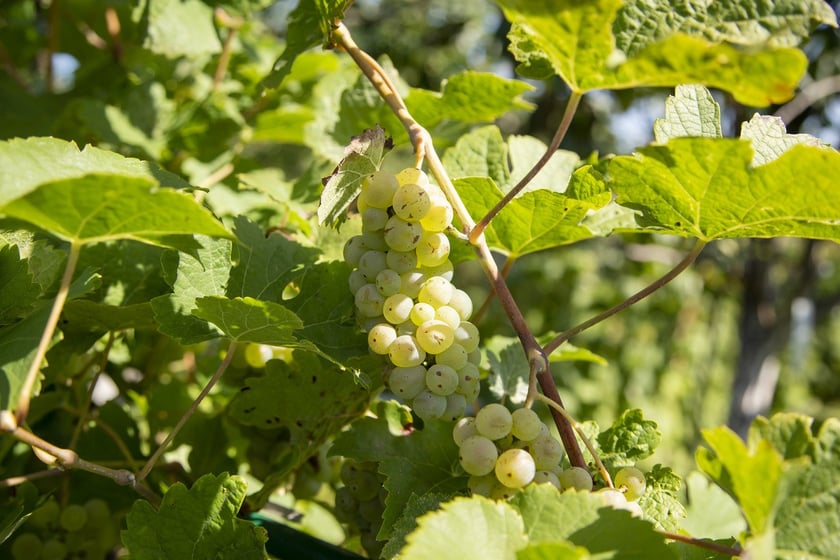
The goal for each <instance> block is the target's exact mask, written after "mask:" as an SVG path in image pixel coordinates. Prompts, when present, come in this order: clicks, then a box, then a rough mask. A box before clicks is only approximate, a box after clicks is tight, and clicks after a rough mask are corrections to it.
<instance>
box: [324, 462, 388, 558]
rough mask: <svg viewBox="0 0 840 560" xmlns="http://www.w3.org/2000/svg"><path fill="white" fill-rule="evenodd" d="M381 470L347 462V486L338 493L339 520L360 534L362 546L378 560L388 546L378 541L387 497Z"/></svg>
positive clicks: (344, 476)
mask: <svg viewBox="0 0 840 560" xmlns="http://www.w3.org/2000/svg"><path fill="white" fill-rule="evenodd" d="M378 466H379V465H378V463H375V462H366V463H356V462H353V461H349V460H347V461H345V462H344V463H343V464H342V465H341V481H342V482H343V483H344V486H342V487H341V488H339V489H338V490H336V493H335V516H336V519H338V520H339V521H341V522H342V523H347V524H348V525H350V527H351V528H353V529H355V530H358V531H359V538H360V542H361V545H362V547H363V548H364V549H365V551H366V552H367V553H368V555H369V556H370V557H371V558H378V557H379V555H380V553H381V552H382V548H383V547H384V546H385V543H384V542H382V541H377V540H376V534H377V533H378V532H379V529H380V528H381V527H382V513H383V512H384V511H385V498H386V497H387V495H388V492H387V491H386V490H385V487H384V486H382V482H383V481H384V477H383V476H382V475H380V474H379V473H378V472H377V468H378Z"/></svg>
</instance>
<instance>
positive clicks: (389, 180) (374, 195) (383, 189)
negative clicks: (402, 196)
mask: <svg viewBox="0 0 840 560" xmlns="http://www.w3.org/2000/svg"><path fill="white" fill-rule="evenodd" d="M398 188H399V183H398V182H397V178H396V177H395V176H394V175H391V174H390V173H385V172H384V171H375V172H373V173H371V174H370V175H368V176H367V177H365V179H364V180H363V181H362V192H363V193H364V195H365V202H367V204H368V206H372V207H374V208H388V207H389V206H391V203H392V202H393V200H394V194H395V193H396V192H397V189H398Z"/></svg>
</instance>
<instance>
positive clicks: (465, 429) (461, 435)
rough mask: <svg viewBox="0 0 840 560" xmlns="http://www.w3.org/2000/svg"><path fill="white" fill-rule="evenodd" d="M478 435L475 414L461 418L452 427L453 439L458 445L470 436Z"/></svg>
mask: <svg viewBox="0 0 840 560" xmlns="http://www.w3.org/2000/svg"><path fill="white" fill-rule="evenodd" d="M477 435H479V434H478V430H477V429H476V428H475V417H473V416H466V417H464V418H461V419H460V420H458V421H457V422H455V426H454V427H453V428H452V439H453V440H454V441H455V445H457V446H458V447H460V446H461V444H462V443H463V442H464V440H465V439H467V438H468V437H471V436H477Z"/></svg>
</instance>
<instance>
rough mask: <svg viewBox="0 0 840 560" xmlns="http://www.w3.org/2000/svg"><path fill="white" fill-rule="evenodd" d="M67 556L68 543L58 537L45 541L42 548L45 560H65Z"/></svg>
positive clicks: (42, 556) (42, 555)
mask: <svg viewBox="0 0 840 560" xmlns="http://www.w3.org/2000/svg"><path fill="white" fill-rule="evenodd" d="M66 556H67V545H65V544H64V543H63V542H61V541H60V540H58V539H55V538H53V539H50V540H48V541H47V542H45V543H44V546H43V548H41V558H42V559H43V560H64V558H65V557H66Z"/></svg>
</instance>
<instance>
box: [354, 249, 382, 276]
mask: <svg viewBox="0 0 840 560" xmlns="http://www.w3.org/2000/svg"><path fill="white" fill-rule="evenodd" d="M359 270H360V271H361V273H362V274H364V275H365V278H366V279H367V281H368V282H371V283H372V282H374V281H375V280H376V275H377V274H379V273H380V272H382V271H383V270H385V253H384V252H382V251H365V253H364V254H363V255H362V257H361V258H360V259H359Z"/></svg>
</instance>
